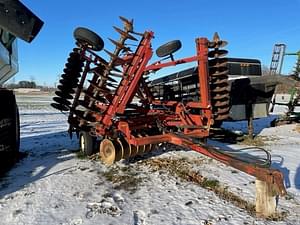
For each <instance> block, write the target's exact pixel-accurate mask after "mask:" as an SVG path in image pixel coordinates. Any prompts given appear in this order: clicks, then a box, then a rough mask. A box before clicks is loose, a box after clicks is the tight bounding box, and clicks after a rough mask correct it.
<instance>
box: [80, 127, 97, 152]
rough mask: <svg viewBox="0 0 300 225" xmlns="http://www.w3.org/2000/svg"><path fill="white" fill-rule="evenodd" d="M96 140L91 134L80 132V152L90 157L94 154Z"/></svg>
mask: <svg viewBox="0 0 300 225" xmlns="http://www.w3.org/2000/svg"><path fill="white" fill-rule="evenodd" d="M95 143H96V139H95V138H94V137H92V136H91V135H90V134H89V132H86V131H80V133H79V146H80V151H81V152H82V153H84V154H85V155H87V156H90V155H92V154H93V153H94V146H95Z"/></svg>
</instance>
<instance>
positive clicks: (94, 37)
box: [73, 27, 104, 51]
mask: <svg viewBox="0 0 300 225" xmlns="http://www.w3.org/2000/svg"><path fill="white" fill-rule="evenodd" d="M73 35H74V38H75V39H76V40H77V41H78V42H79V43H81V44H83V45H87V46H88V47H89V48H90V49H92V50H94V51H101V50H102V49H103V47H104V42H103V40H102V38H101V37H100V36H99V35H98V34H96V33H95V32H93V31H91V30H89V29H87V28H84V27H77V28H76V29H75V30H74V33H73Z"/></svg>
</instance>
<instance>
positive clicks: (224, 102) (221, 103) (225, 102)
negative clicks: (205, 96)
mask: <svg viewBox="0 0 300 225" xmlns="http://www.w3.org/2000/svg"><path fill="white" fill-rule="evenodd" d="M226 99H227V98H224V100H218V101H215V102H214V101H212V105H213V107H221V106H227V105H229V104H230V101H229V100H228V99H227V100H226Z"/></svg>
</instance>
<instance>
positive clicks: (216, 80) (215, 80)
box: [211, 76, 228, 85]
mask: <svg viewBox="0 0 300 225" xmlns="http://www.w3.org/2000/svg"><path fill="white" fill-rule="evenodd" d="M222 84H228V76H223V77H221V76H218V77H212V79H211V85H222Z"/></svg>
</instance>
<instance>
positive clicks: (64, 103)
mask: <svg viewBox="0 0 300 225" xmlns="http://www.w3.org/2000/svg"><path fill="white" fill-rule="evenodd" d="M53 101H55V102H58V103H60V104H62V105H66V106H69V105H71V102H69V101H68V100H66V99H64V98H61V97H54V98H53Z"/></svg>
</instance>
